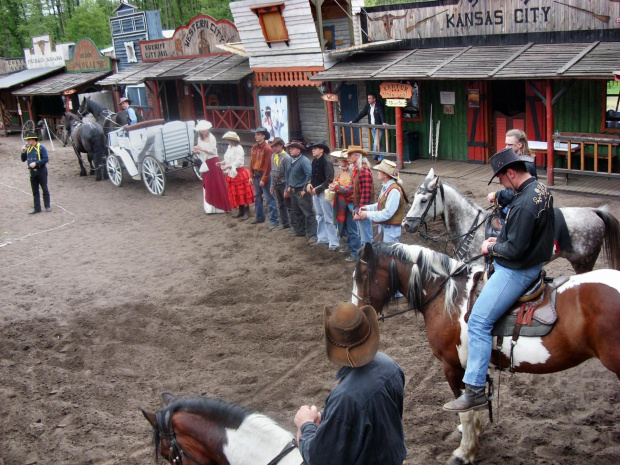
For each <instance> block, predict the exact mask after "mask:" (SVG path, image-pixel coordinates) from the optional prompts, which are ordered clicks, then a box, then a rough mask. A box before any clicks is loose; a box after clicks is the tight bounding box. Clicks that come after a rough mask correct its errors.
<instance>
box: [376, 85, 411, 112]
mask: <svg viewBox="0 0 620 465" xmlns="http://www.w3.org/2000/svg"><path fill="white" fill-rule="evenodd" d="M379 90H380V92H379V93H380V94H381V97H383V98H390V99H407V98H411V95H412V92H413V88H412V86H411V84H401V83H400V82H383V83H381V85H380V86H379ZM403 106H404V105H403Z"/></svg>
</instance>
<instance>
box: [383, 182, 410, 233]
mask: <svg viewBox="0 0 620 465" xmlns="http://www.w3.org/2000/svg"><path fill="white" fill-rule="evenodd" d="M393 189H398V191H399V192H400V200H399V201H398V208H397V209H396V211H395V212H394V215H392V217H391V218H390V219H388V220H387V221H378V222H377V224H385V225H392V226H400V225H401V224H402V222H403V218H404V217H405V199H404V198H403V191H402V189H401V188H400V186H399V185H398V184H397V183H393V184H392V185H390V187H388V188H387V189H386V191H385V192H384V193H383V195H382V196H381V197H380V198H379V202H378V204H377V210H379V211H380V210H383V209H384V208H385V204H386V203H387V199H388V196H389V195H390V192H392V190H393Z"/></svg>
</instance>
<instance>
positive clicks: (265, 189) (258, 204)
mask: <svg viewBox="0 0 620 465" xmlns="http://www.w3.org/2000/svg"><path fill="white" fill-rule="evenodd" d="M261 179H262V178H254V210H255V212H256V220H257V221H265V205H264V204H263V194H264V195H265V200H266V201H267V208H268V210H269V224H271V225H276V226H277V225H278V224H280V222H279V221H278V205H277V204H276V198H275V197H274V196H273V195H271V192H270V189H271V177H269V179H267V182H266V183H265V185H264V186H262V187H261V186H260V181H261Z"/></svg>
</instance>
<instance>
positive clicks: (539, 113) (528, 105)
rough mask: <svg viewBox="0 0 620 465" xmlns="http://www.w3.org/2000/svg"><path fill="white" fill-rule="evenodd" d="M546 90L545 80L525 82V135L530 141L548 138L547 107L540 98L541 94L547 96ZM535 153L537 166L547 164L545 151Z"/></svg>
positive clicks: (543, 140)
mask: <svg viewBox="0 0 620 465" xmlns="http://www.w3.org/2000/svg"><path fill="white" fill-rule="evenodd" d="M546 91H547V86H546V83H545V81H526V83H525V110H526V111H525V135H526V136H527V140H528V141H530V140H535V141H542V142H545V141H546V140H547V109H546V108H545V104H544V103H543V101H542V100H541V99H540V95H542V96H545V93H546ZM539 94H540V95H539ZM535 155H536V166H547V163H546V153H545V152H540V153H536V154H535Z"/></svg>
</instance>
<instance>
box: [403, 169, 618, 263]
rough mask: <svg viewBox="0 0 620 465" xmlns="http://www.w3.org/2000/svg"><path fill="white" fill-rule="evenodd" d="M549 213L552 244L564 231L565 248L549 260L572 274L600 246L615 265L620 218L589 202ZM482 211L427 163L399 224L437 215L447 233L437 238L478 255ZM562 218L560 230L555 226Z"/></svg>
mask: <svg viewBox="0 0 620 465" xmlns="http://www.w3.org/2000/svg"><path fill="white" fill-rule="evenodd" d="M558 211H559V213H558ZM555 212H556V215H555V216H556V230H555V238H556V245H557V242H560V244H562V242H564V241H562V240H561V239H560V238H561V236H562V234H564V236H566V235H567V236H568V237H569V238H570V247H569V248H567V249H566V250H559V252H558V251H557V249H556V250H554V252H555V253H554V255H553V257H552V258H551V261H553V260H555V259H556V258H560V257H564V258H566V259H567V260H568V261H569V262H570V264H571V265H572V267H573V269H574V270H575V272H576V273H577V274H579V273H585V272H587V271H592V269H593V268H594V263H595V262H596V259H597V258H598V256H599V253H600V251H601V248H602V247H603V245H605V251H606V259H607V261H608V264H609V266H610V267H611V268H613V269H615V270H620V223H619V222H618V220H617V219H616V218H615V217H614V216H613V215H611V214H610V213H609V212H608V211H607V210H606V209H605V208H598V209H597V208H589V207H565V208H556V209H555ZM488 216H489V213H488V212H487V211H486V210H484V209H483V208H482V207H480V206H479V205H476V204H475V203H474V202H472V201H471V200H469V199H468V198H467V197H465V196H464V195H463V194H462V193H461V192H459V190H458V189H457V188H456V187H454V186H452V185H450V184H448V183H445V182H442V181H440V180H439V177H437V176H435V172H434V170H433V169H432V168H431V170H430V171H429V173H428V175H427V176H426V178H425V179H424V182H422V184H420V188H419V189H418V191H417V192H416V194H415V197H414V199H413V202H412V205H411V208H410V209H409V212H408V213H407V215H406V216H405V218H404V220H403V223H402V226H403V227H404V228H405V231H407V232H416V231H418V230H419V228H420V227H421V226H422V225H424V224H425V223H426V222H428V221H434V220H435V219H436V218H441V220H442V221H443V223H444V225H445V227H446V231H447V232H446V234H447V236H448V238H447V239H439V240H448V241H450V242H452V244H453V245H454V247H455V249H456V258H458V259H459V260H469V259H472V258H474V257H476V256H477V255H478V254H480V248H481V246H482V242H483V241H484V238H485V226H486V222H487V217H488ZM562 217H563V218H564V222H565V224H566V226H565V228H566V229H565V230H562V229H561V223H562V222H561V219H562ZM566 233H568V234H566ZM427 238H428V237H427ZM430 239H431V240H432V239H437V238H430ZM559 239H560V240H559ZM479 260H481V259H479Z"/></svg>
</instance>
